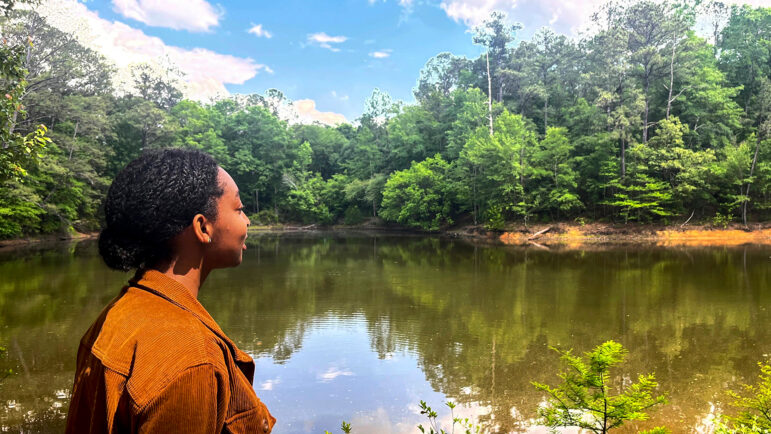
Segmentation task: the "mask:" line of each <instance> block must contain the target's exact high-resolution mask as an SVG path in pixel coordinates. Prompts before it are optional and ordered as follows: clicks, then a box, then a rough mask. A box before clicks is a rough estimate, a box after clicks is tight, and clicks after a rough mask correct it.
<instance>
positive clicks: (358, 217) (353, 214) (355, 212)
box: [343, 205, 364, 225]
mask: <svg viewBox="0 0 771 434" xmlns="http://www.w3.org/2000/svg"><path fill="white" fill-rule="evenodd" d="M363 221H364V216H363V215H362V213H361V210H360V209H359V207H358V206H355V205H351V206H349V207H348V208H346V209H345V213H343V223H345V224H347V225H357V224H359V223H361V222H363Z"/></svg>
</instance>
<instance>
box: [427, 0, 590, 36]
mask: <svg viewBox="0 0 771 434" xmlns="http://www.w3.org/2000/svg"><path fill="white" fill-rule="evenodd" d="M604 2H605V0H581V1H575V2H566V1H563V0H443V1H442V3H441V5H440V6H441V8H442V9H443V10H444V11H445V13H446V14H447V16H448V17H450V18H452V19H453V20H455V21H459V22H463V23H464V24H466V25H467V26H468V27H473V26H476V25H479V24H481V23H482V22H483V21H484V20H485V19H487V18H488V17H489V16H490V13H491V12H492V11H495V10H497V11H502V12H506V13H507V14H508V16H509V19H510V20H511V21H512V22H520V23H524V25H525V27H526V28H529V29H530V30H534V29H536V28H539V27H541V26H545V25H551V26H552V28H553V29H554V30H556V31H559V32H562V33H575V32H577V31H578V30H579V29H580V28H581V26H583V25H584V24H586V23H587V22H588V21H589V19H590V17H591V14H592V12H594V11H595V10H596V9H597V7H599V6H600V5H601V4H603V3H604Z"/></svg>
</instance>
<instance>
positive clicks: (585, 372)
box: [533, 341, 667, 434]
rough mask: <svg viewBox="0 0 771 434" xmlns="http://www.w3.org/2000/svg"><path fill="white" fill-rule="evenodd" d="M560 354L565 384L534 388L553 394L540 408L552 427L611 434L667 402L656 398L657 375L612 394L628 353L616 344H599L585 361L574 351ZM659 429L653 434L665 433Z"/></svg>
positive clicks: (643, 378)
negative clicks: (617, 369) (615, 370)
mask: <svg viewBox="0 0 771 434" xmlns="http://www.w3.org/2000/svg"><path fill="white" fill-rule="evenodd" d="M553 349H554V350H555V351H557V352H558V353H560V355H561V356H562V357H561V359H562V361H563V362H564V363H565V365H566V369H565V370H564V371H563V372H562V373H560V374H559V377H560V378H562V380H563V383H562V384H560V385H558V386H557V387H551V386H548V385H546V384H541V383H536V382H534V383H533V385H534V386H535V387H536V388H537V389H539V390H542V391H544V392H546V393H547V394H548V395H549V400H548V405H546V406H544V407H542V408H540V409H539V410H538V414H539V416H540V417H541V422H540V423H543V424H544V425H546V426H549V427H551V428H556V427H579V428H582V429H586V430H589V431H591V432H594V433H598V434H599V433H602V434H604V433H607V432H608V431H609V430H611V429H613V428H618V427H620V426H622V425H623V424H624V422H626V421H631V420H645V419H647V418H648V414H647V413H646V410H648V409H649V408H651V407H653V406H655V405H658V404H664V403H666V402H667V401H666V398H665V397H664V396H661V395H660V396H654V395H653V391H654V390H655V389H656V388H657V387H658V383H656V381H655V377H654V375H653V374H648V375H640V376H639V377H638V379H637V382H636V383H633V384H631V385H629V386H627V387H625V388H623V390H622V391H620V393H619V394H617V395H613V394H612V385H611V376H610V369H611V368H613V367H614V366H616V365H618V364H620V363H623V361H624V358H625V357H626V354H627V350H626V349H624V347H623V346H622V345H621V344H619V343H617V342H614V341H608V342H605V343H603V344H601V345H598V346H597V347H596V348H595V349H594V350H592V351H591V352H588V353H586V357H587V358H588V360H587V361H585V360H584V359H583V358H582V357H580V356H575V355H573V354H572V352H571V351H570V350H568V351H565V352H562V351H560V350H558V349H556V348H553ZM664 432H667V430H666V429H664V428H655V429H654V430H652V431H650V432H649V433H664Z"/></svg>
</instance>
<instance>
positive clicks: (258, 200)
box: [254, 188, 260, 212]
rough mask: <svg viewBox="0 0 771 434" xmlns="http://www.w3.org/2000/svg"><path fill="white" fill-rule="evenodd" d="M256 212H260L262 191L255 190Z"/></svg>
mask: <svg viewBox="0 0 771 434" xmlns="http://www.w3.org/2000/svg"><path fill="white" fill-rule="evenodd" d="M254 208H255V211H254V212H260V190H258V189H256V188H255V189H254Z"/></svg>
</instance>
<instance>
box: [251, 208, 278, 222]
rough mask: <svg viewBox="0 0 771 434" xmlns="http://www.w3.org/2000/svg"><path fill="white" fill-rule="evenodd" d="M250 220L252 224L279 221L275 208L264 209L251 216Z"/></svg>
mask: <svg viewBox="0 0 771 434" xmlns="http://www.w3.org/2000/svg"><path fill="white" fill-rule="evenodd" d="M249 221H250V222H251V223H252V224H258V225H275V224H277V223H278V216H277V215H276V213H275V212H273V210H270V209H264V210H262V211H260V212H258V213H255V214H252V215H250V216H249Z"/></svg>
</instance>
